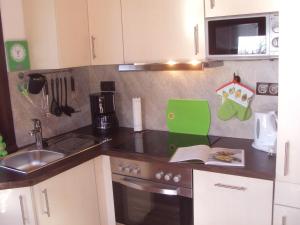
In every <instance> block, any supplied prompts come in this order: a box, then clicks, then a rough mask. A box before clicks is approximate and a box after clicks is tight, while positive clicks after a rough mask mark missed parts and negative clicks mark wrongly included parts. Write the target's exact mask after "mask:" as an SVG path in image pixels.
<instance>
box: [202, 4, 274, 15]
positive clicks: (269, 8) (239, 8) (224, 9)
mask: <svg viewBox="0 0 300 225" xmlns="http://www.w3.org/2000/svg"><path fill="white" fill-rule="evenodd" d="M274 11H279V1H278V0H251V1H247V2H245V1H244V0H205V16H206V17H218V16H230V15H241V14H252V13H265V12H274Z"/></svg>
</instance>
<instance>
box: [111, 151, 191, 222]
mask: <svg viewBox="0 0 300 225" xmlns="http://www.w3.org/2000/svg"><path fill="white" fill-rule="evenodd" d="M111 169H112V180H113V194H114V206H115V215H116V222H117V224H124V225H192V224H193V199H192V196H193V192H192V170H191V169H189V168H185V167H182V166H174V165H171V164H168V163H158V162H151V163H150V162H145V161H138V160H127V159H121V158H114V157H112V158H111Z"/></svg>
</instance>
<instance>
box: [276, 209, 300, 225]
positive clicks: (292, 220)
mask: <svg viewBox="0 0 300 225" xmlns="http://www.w3.org/2000/svg"><path fill="white" fill-rule="evenodd" d="M299 221H300V209H296V208H291V207H286V206H281V205H275V206H274V219H273V225H299Z"/></svg>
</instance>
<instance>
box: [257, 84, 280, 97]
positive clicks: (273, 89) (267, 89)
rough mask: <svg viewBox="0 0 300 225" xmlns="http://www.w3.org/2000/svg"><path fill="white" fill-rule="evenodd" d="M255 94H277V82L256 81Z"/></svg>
mask: <svg viewBox="0 0 300 225" xmlns="http://www.w3.org/2000/svg"><path fill="white" fill-rule="evenodd" d="M256 95H268V96H278V83H266V82H257V83H256Z"/></svg>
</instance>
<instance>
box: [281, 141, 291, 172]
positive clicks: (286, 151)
mask: <svg viewBox="0 0 300 225" xmlns="http://www.w3.org/2000/svg"><path fill="white" fill-rule="evenodd" d="M289 153H290V143H289V142H288V141H287V142H285V145H284V171H283V175H284V176H287V175H288V173H289Z"/></svg>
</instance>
